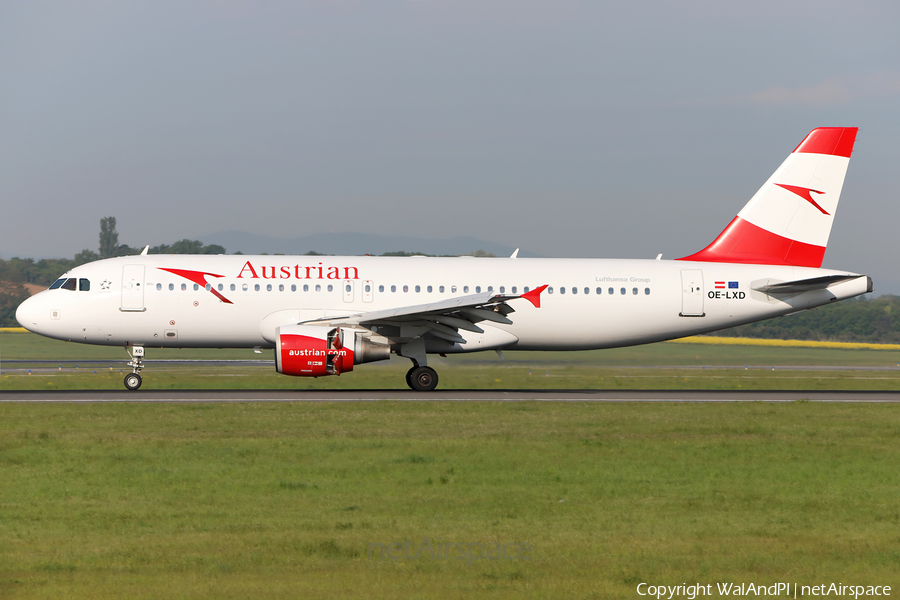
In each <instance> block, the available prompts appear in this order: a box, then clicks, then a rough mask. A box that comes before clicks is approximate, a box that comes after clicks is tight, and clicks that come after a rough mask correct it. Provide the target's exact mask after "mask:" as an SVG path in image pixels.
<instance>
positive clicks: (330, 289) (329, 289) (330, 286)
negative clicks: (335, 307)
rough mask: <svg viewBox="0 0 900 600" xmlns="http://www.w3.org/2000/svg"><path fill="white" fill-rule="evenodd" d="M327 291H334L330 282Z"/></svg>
mask: <svg viewBox="0 0 900 600" xmlns="http://www.w3.org/2000/svg"><path fill="white" fill-rule="evenodd" d="M328 291H329V292H333V291H334V286H333V285H331V284H330V283H329V284H328Z"/></svg>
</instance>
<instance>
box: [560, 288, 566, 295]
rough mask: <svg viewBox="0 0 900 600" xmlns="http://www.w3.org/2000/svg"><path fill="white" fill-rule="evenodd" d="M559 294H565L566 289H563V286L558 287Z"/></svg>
mask: <svg viewBox="0 0 900 600" xmlns="http://www.w3.org/2000/svg"><path fill="white" fill-rule="evenodd" d="M559 293H560V294H565V293H566V288H565V286H560V288H559Z"/></svg>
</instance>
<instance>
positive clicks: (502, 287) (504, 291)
mask: <svg viewBox="0 0 900 600" xmlns="http://www.w3.org/2000/svg"><path fill="white" fill-rule="evenodd" d="M500 293H501V294H505V293H506V286H505V285H501V286H500Z"/></svg>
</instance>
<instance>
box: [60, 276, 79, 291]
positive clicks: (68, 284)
mask: <svg viewBox="0 0 900 600" xmlns="http://www.w3.org/2000/svg"><path fill="white" fill-rule="evenodd" d="M76 283H78V280H77V279H75V278H74V277H73V278H70V279H66V281H65V282H64V283H63V284H62V285H61V286H59V287H61V288H62V289H64V290H72V291H73V292H74V291H75V284H76Z"/></svg>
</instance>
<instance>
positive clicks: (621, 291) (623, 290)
mask: <svg viewBox="0 0 900 600" xmlns="http://www.w3.org/2000/svg"><path fill="white" fill-rule="evenodd" d="M619 293H620V294H622V295H623V296H624V295H625V288H620V289H619Z"/></svg>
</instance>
